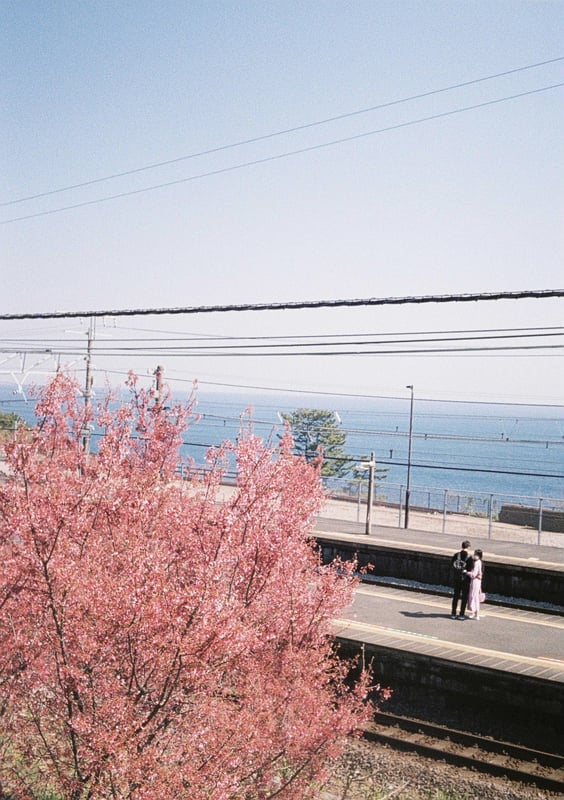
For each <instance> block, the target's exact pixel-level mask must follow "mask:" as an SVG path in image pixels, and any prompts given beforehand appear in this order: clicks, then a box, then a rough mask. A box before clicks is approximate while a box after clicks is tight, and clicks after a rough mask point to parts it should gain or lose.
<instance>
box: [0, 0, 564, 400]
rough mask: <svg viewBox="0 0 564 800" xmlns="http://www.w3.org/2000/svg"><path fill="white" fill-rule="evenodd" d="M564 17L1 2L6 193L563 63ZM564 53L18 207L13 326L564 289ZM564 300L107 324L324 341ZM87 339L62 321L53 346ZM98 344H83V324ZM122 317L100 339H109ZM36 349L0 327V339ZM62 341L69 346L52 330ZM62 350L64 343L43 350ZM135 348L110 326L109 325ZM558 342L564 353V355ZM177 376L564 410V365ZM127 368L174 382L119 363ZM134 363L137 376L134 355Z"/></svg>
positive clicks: (489, 361) (10, 268)
mask: <svg viewBox="0 0 564 800" xmlns="http://www.w3.org/2000/svg"><path fill="white" fill-rule="evenodd" d="M563 34H564V3H562V2H519V1H518V0H513V1H512V2H496V1H495V0H494V1H493V2H447V1H446V0H445V2H376V0H374V1H373V2H312V1H311V2H241V3H234V2H163V3H159V4H155V3H149V2H145V0H137V1H136V2H84V3H77V2H62V1H61V2H33V0H30V1H29V2H25V3H22V2H10V1H9V0H7V1H6V2H4V3H3V25H2V33H1V36H2V42H1V43H0V44H1V48H0V50H1V54H0V67H1V69H2V74H3V76H4V80H3V88H2V95H3V97H2V106H3V112H2V121H1V122H0V132H1V141H2V152H1V169H2V175H3V179H2V186H1V189H0V201H1V202H3V203H11V201H14V200H17V199H19V198H22V197H27V196H30V195H35V194H41V193H44V192H50V191H53V190H55V189H59V188H62V187H66V186H68V185H71V184H77V183H84V182H86V181H91V180H94V179H98V178H102V177H104V176H108V175H112V174H115V173H118V172H125V171H130V170H135V169H138V168H139V167H143V166H146V165H150V164H154V163H160V162H162V161H167V160H172V159H178V158H181V157H184V156H187V155H190V154H194V153H198V152H201V151H203V150H209V149H214V148H219V147H222V146H224V145H230V144H233V143H236V142H239V141H241V140H247V139H251V138H255V137H261V136H264V135H266V134H270V133H274V132H277V131H280V130H285V129H288V128H293V127H298V126H301V125H305V124H308V123H311V122H315V121H319V120H323V119H327V118H329V117H334V116H339V115H345V114H349V113H350V112H354V111H356V110H360V109H365V108H368V107H373V106H376V105H379V104H382V103H389V102H391V101H395V100H399V99H402V98H406V97H410V96H412V95H417V94H422V93H425V92H429V91H432V90H436V89H441V88H443V87H447V86H451V85H454V84H459V83H464V82H467V81H473V80H475V79H478V78H483V77H486V76H488V75H493V74H496V73H499V72H505V71H508V70H513V69H516V68H519V67H522V66H526V65H530V64H535V63H538V62H542V61H547V60H549V59H556V58H558V57H561V56H562V55H564V47H563V45H562V42H564V36H563ZM563 81H564V61H560V62H555V63H553V64H550V65H545V66H543V67H539V68H536V69H531V70H527V71H522V72H516V73H514V74H512V75H508V76H505V77H502V78H497V79H495V80H491V81H483V82H481V83H478V84H474V85H472V86H467V87H464V88H460V89H457V90H452V91H448V92H441V93H438V94H435V95H433V96H431V97H427V98H423V99H420V100H417V101H411V102H408V103H401V104H397V105H395V106H393V107H389V108H386V109H380V110H377V111H373V112H369V113H364V114H358V115H356V116H353V117H349V118H347V119H343V120H341V121H338V122H334V123H331V124H324V125H319V126H316V127H313V128H308V129H307V130H304V131H301V132H296V133H293V134H286V135H281V136H276V137H272V138H270V139H267V140H264V141H261V142H257V143H255V144H253V145H245V146H240V147H234V148H231V149H228V150H224V151H221V152H218V153H215V154H212V155H208V156H205V157H199V158H192V159H184V160H181V161H177V162H176V163H174V164H170V165H168V166H166V167H160V168H158V169H151V170H144V171H142V172H137V173H136V174H134V175H129V176H125V177H122V178H118V179H114V180H109V181H103V182H99V183H96V184H94V185H90V186H88V187H83V188H80V189H75V190H72V191H64V192H58V193H56V194H51V195H49V196H46V197H41V198H37V199H35V200H30V201H26V202H21V203H11V204H10V205H4V206H3V207H2V209H1V211H2V215H1V217H0V220H1V221H2V222H5V223H6V224H3V225H1V226H0V242H1V244H0V248H1V249H0V258H1V263H2V275H3V282H4V286H5V287H7V291H5V292H4V293H3V297H2V303H0V309H1V311H2V313H18V312H44V311H54V310H100V309H103V310H112V309H124V308H155V307H159V308H161V307H178V306H194V305H210V304H216V303H247V302H250V303H253V302H269V301H273V302H281V301H293V300H314V299H320V298H322V299H337V298H362V297H385V296H405V295H413V294H415V295H424V294H451V293H454V294H458V293H467V292H472V293H473V292H497V291H518V290H524V289H553V288H562V287H563V284H564V281H563V276H564V270H563V269H562V253H563V244H564V242H563V233H562V232H563V230H564V225H563V211H564V159H563V158H562V143H563V133H564V130H563V129H564V124H563V123H564V115H563V109H564V104H563V102H562V100H563V89H562V88H558V89H552V90H549V91H545V92H541V93H537V94H531V95H529V96H526V97H521V98H519V99H515V100H510V101H506V102H502V103H499V104H495V105H490V106H486V107H483V108H479V109H475V110H472V111H467V112H461V113H456V114H452V115H450V116H444V117H442V118H440V119H436V120H434V121H429V122H425V123H421V124H413V125H409V126H406V127H401V128H396V129H395V130H390V131H387V132H383V133H378V134H374V135H370V136H365V137H363V138H360V139H356V140H354V141H350V142H346V143H342V144H340V145H335V146H330V147H324V148H322V149H317V150H313V151H310V152H307V153H302V154H298V155H295V156H291V157H285V158H279V159H276V160H273V161H270V162H268V163H263V164H257V165H255V166H250V167H247V168H241V169H236V170H233V171H228V172H224V173H222V174H217V175H212V176H209V177H207V178H198V179H193V180H186V181H185V182H183V183H178V184H177V185H175V186H170V187H168V188H162V189H155V190H151V191H147V192H142V193H139V194H135V195H132V196H129V197H123V198H120V199H115V200H108V201H106V202H102V203H97V204H93V205H87V206H84V207H80V208H75V209H72V210H67V211H61V212H57V213H50V214H48V215H44V216H36V217H34V218H29V219H25V220H19V221H14V222H10V220H12V219H14V218H16V217H20V216H28V215H34V214H41V212H44V211H53V210H55V209H58V208H60V207H63V206H67V205H74V204H79V203H83V202H88V201H90V200H97V199H99V198H103V197H106V196H109V195H113V194H119V193H125V192H131V191H134V190H137V189H144V188H147V187H151V186H154V185H157V184H162V183H167V182H172V181H180V180H184V179H187V178H191V177H193V176H196V175H199V174H202V173H208V172H214V171H218V170H223V169H226V168H231V167H234V166H237V165H240V164H243V163H246V162H249V161H255V160H260V159H264V158H269V157H271V156H278V155H282V154H284V153H287V152H289V151H293V150H296V149H303V148H307V147H312V146H316V145H320V144H324V143H327V142H330V141H333V140H336V139H342V138H347V137H352V136H357V135H359V134H362V133H366V132H369V131H374V130H379V129H381V128H385V127H393V126H398V125H402V124H403V123H406V122H414V121H416V120H418V119H421V118H423V117H428V116H433V115H438V114H446V113H447V112H450V111H454V110H457V109H462V108H465V107H467V106H471V105H478V104H482V103H487V102H489V101H492V100H496V99H499V98H503V97H507V96H509V95H514V94H521V93H524V92H528V91H531V90H535V89H539V88H542V87H545V86H550V85H552V84H556V83H560V82H563ZM562 311H563V301H562V300H550V301H549V300H542V301H539V300H534V301H519V302H498V303H483V304H468V305H456V306H455V305H453V306H444V307H438V306H424V307H420V308H416V307H413V306H406V307H402V308H383V309H356V310H332V311H307V312H283V313H281V312H278V313H268V314H266V313H265V314H225V315H210V316H205V317H204V316H201V317H190V318H186V319H183V320H180V319H178V318H162V317H158V318H156V317H151V318H136V319H135V320H134V321H132V320H128V321H124V320H117V321H115V322H114V321H109V323H108V324H110V325H114V324H115V325H116V326H117V328H120V329H122V331H123V333H124V335H126V333H125V329H126V328H133V327H137V328H141V327H142V328H144V329H147V330H149V329H150V330H155V331H179V332H190V333H199V334H205V335H237V336H240V335H247V336H255V335H289V334H292V335H298V334H308V335H313V334H315V335H323V334H329V333H331V334H340V333H343V334H345V333H361V332H362V333H377V332H390V331H397V332H400V331H404V332H409V331H421V330H455V329H478V328H505V327H540V326H556V325H562V324H564V314H563V313H562ZM78 327H79V326H78V324H77V323H74V324H72V325H71V324H66V323H65V324H61V323H60V322H59V323H57V324H56V325H55V324H49V325H46V324H45V323H44V324H43V325H42V326H41V329H42V330H46V331H47V330H49V331H51V334H52V333H53V332H54V331H58V332H60V333H61V335H68V334H64V331H65V330H69V329H78ZM83 328H84V326H83ZM101 329H102V325H101V324H100V325H99V326H98V333H101ZM26 331H33V332H34V335H39V333H38V331H39V326H37V325H35V326H34V325H32V324H31V323H26V324H24V323H12V322H11V323H6V322H3V323H0V339H2V340H4V339H5V338H6V337H13V336H15V337H18V336H21V337H24V336H25V335H26ZM51 334H50V335H51ZM46 335H47V334H46ZM106 335H108V336H109V335H113V336H115V335H116V334H115V328H114V329H113V330H108V331H106ZM558 341H560V340H558ZM559 352H560V351H553V353H552V354H551V355H547V354H542V355H540V354H535V355H534V356H528V357H524V356H523V354H522V353H521V354H519V356H518V357H505V356H504V357H500V356H498V355H496V356H493V355H491V356H458V357H456V358H455V357H447V356H441V357H438V356H434V357H430V358H424V357H422V356H417V357H413V358H411V357H408V356H406V355H402V356H401V357H400V356H398V357H395V356H394V357H390V356H362V357H356V358H355V357H347V358H345V357H339V358H337V357H335V358H333V359H330V358H318V357H311V358H304V357H302V358H291V359H290V358H285V359H276V358H269V359H266V358H252V359H251V358H245V359H238V360H237V359H227V358H217V359H215V360H214V359H201V358H200V359H196V358H185V359H175V360H172V359H171V361H170V363H167V364H166V365H165V366H166V368H167V374H168V375H169V377H170V378H171V379H175V378H178V379H183V380H184V379H191V378H194V377H198V378H200V380H202V381H204V382H205V381H209V382H217V383H222V382H226V383H234V382H240V383H241V384H248V385H255V384H256V385H261V386H265V385H272V386H276V387H279V388H284V387H292V388H303V389H319V390H326V391H340V390H343V389H346V390H347V391H350V390H351V388H352V389H353V390H358V391H359V392H361V393H366V392H368V393H370V392H373V393H375V394H381V393H383V394H401V393H402V392H405V388H404V387H405V385H406V384H408V383H409V384H414V385H416V387H417V390H418V391H419V392H420V393H422V394H424V395H425V396H436V397H453V398H463V399H472V398H476V399H477V398H478V397H479V398H485V399H499V400H501V399H508V400H519V401H525V400H535V401H538V402H544V401H546V402H561V401H562V394H563V389H564V379H563V378H562V375H564V370H563V369H562V366H563V364H562V356H561V355H555V353H559ZM98 361H99V364H98V365H97V367H98V368H99V369H100V370H103V369H105V368H108V369H111V370H117V371H119V369H127V367H128V366H130V365H131V366H133V367H134V368H136V369H137V370H138V371H140V372H142V371H143V370H148V369H151V368H154V366H155V365H154V364H153V363H152V362H151V363H147V361H146V360H144V359H142V358H138V359H137V360H136V359H135V358H133V357H123V358H121V359H120V360H119V363H118V361H117V360H116V359H113V360H109V359H106V360H105V359H104V358H103V357H102V356H100V358H99V359H98ZM130 362H131V363H130Z"/></svg>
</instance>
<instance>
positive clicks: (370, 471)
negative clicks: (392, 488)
mask: <svg viewBox="0 0 564 800" xmlns="http://www.w3.org/2000/svg"><path fill="white" fill-rule="evenodd" d="M362 466H363V467H368V497H367V498H366V528H365V531H364V532H365V533H366V534H367V535H369V534H370V533H371V532H372V504H373V502H374V467H375V466H376V454H375V453H374V452H372V453H370V461H368V462H364V464H362Z"/></svg>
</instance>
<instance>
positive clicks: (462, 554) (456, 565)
mask: <svg viewBox="0 0 564 800" xmlns="http://www.w3.org/2000/svg"><path fill="white" fill-rule="evenodd" d="M469 547H470V542H469V541H468V540H464V541H463V542H462V549H461V550H459V551H458V552H457V553H455V554H454V555H453V557H452V559H451V573H452V585H453V588H454V594H453V596H452V609H451V617H452V619H466V617H465V615H464V614H465V611H466V603H467V602H468V590H469V588H470V579H469V578H468V576H467V575H465V574H464V570H467V569H472V566H473V565H472V556H471V555H470V554H469V552H468V549H469ZM459 600H460V613H459V614H458V616H457V614H456V607H457V605H458V601H459Z"/></svg>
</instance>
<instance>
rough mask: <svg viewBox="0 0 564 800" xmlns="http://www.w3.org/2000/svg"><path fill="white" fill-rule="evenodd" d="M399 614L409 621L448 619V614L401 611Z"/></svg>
mask: <svg viewBox="0 0 564 800" xmlns="http://www.w3.org/2000/svg"><path fill="white" fill-rule="evenodd" d="M400 613H401V614H403V616H404V617H410V618H411V619H450V614H424V613H423V611H402V612H400Z"/></svg>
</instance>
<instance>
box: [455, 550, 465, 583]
mask: <svg viewBox="0 0 564 800" xmlns="http://www.w3.org/2000/svg"><path fill="white" fill-rule="evenodd" d="M467 559H468V554H466V556H464V550H461V551H460V552H459V553H457V554H456V555H455V556H454V558H453V560H452V568H453V570H454V574H455V575H456V576H457V577H459V578H462V574H463V572H464V570H465V569H466V561H467Z"/></svg>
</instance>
